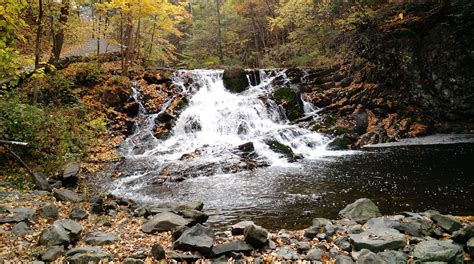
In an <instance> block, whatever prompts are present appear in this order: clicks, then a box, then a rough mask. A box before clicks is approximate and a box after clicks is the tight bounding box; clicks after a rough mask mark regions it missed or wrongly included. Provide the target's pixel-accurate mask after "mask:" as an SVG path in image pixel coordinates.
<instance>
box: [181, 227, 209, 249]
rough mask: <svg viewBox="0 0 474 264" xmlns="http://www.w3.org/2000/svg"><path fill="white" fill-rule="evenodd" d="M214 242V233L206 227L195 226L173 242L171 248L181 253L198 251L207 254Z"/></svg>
mask: <svg viewBox="0 0 474 264" xmlns="http://www.w3.org/2000/svg"><path fill="white" fill-rule="evenodd" d="M213 241H214V233H213V232H212V231H211V230H210V229H209V228H207V227H204V226H202V225H201V224H197V225H195V226H193V227H191V228H189V229H188V230H186V231H184V233H183V234H182V235H181V236H180V237H179V238H178V240H176V241H175V242H174V245H173V248H174V249H179V250H183V251H198V252H200V253H202V254H208V253H209V252H210V251H211V248H212V244H213Z"/></svg>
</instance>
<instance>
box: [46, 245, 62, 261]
mask: <svg viewBox="0 0 474 264" xmlns="http://www.w3.org/2000/svg"><path fill="white" fill-rule="evenodd" d="M62 255H64V247H63V246H52V247H49V248H47V249H46V250H45V251H43V252H42V253H41V260H43V261H47V262H52V261H55V260H56V259H58V258H59V257H61V256H62Z"/></svg>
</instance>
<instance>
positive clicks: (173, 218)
mask: <svg viewBox="0 0 474 264" xmlns="http://www.w3.org/2000/svg"><path fill="white" fill-rule="evenodd" d="M190 223H191V221H190V220H188V219H185V218H183V217H182V216H179V215H177V214H174V213H171V212H163V213H160V214H157V215H155V216H154V217H153V218H152V219H150V220H149V221H148V222H146V223H145V224H144V225H143V226H142V231H143V232H145V233H149V234H151V233H155V232H166V231H173V230H174V229H176V228H177V227H180V226H187V225H189V224H190Z"/></svg>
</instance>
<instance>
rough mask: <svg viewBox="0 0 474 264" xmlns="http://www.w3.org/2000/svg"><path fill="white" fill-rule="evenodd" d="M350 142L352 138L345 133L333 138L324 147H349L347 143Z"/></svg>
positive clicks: (335, 148)
mask: <svg viewBox="0 0 474 264" xmlns="http://www.w3.org/2000/svg"><path fill="white" fill-rule="evenodd" d="M351 144H352V140H351V139H350V138H349V137H347V136H346V135H340V136H337V137H336V138H334V139H333V140H332V141H331V142H329V143H328V145H327V146H326V149H328V150H344V149H349V145H351Z"/></svg>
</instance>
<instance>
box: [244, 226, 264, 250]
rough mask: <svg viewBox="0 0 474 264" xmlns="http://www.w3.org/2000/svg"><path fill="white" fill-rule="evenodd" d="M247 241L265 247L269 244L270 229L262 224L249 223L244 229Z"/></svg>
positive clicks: (254, 245)
mask: <svg viewBox="0 0 474 264" xmlns="http://www.w3.org/2000/svg"><path fill="white" fill-rule="evenodd" d="M244 238H245V242H247V243H248V244H250V245H252V246H253V247H255V248H263V247H264V246H266V245H267V244H268V231H267V230H265V229H264V228H263V227H261V226H257V225H249V226H247V227H246V228H245V230H244Z"/></svg>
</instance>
